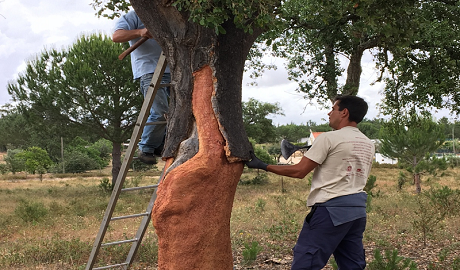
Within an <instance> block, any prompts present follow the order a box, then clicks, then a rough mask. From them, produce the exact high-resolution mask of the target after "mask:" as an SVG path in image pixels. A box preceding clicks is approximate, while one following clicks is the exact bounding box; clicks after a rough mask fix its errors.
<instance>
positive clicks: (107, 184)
mask: <svg viewBox="0 0 460 270" xmlns="http://www.w3.org/2000/svg"><path fill="white" fill-rule="evenodd" d="M98 188H99V190H100V191H102V192H103V193H111V192H112V190H113V186H112V182H111V181H110V180H109V178H107V177H104V178H103V179H102V180H101V182H100V183H99V186H98Z"/></svg>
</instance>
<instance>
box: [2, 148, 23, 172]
mask: <svg viewBox="0 0 460 270" xmlns="http://www.w3.org/2000/svg"><path fill="white" fill-rule="evenodd" d="M21 152H22V150H20V149H12V150H10V149H8V151H7V153H6V156H5V162H6V164H7V165H8V167H9V168H10V170H11V172H12V173H13V174H14V173H17V172H21V171H24V170H25V160H24V159H22V158H19V157H20V156H19V157H16V155H17V154H18V153H21Z"/></svg>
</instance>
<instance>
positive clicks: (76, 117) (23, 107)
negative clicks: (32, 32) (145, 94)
mask: <svg viewBox="0 0 460 270" xmlns="http://www.w3.org/2000/svg"><path fill="white" fill-rule="evenodd" d="M121 51H123V45H122V44H120V43H115V42H113V41H112V40H111V38H110V37H108V36H104V35H102V34H90V35H82V36H81V37H80V38H79V39H78V40H77V41H76V42H75V43H74V44H73V45H72V46H70V47H69V48H65V49H63V50H61V51H58V50H55V49H50V50H44V51H43V52H42V53H41V54H40V55H38V56H36V57H35V58H33V59H32V60H30V61H28V62H27V65H26V70H25V72H24V73H22V74H20V75H19V77H18V79H17V80H16V81H14V82H11V83H10V84H8V93H9V94H10V95H11V96H12V97H13V100H14V101H15V102H16V104H17V108H18V111H19V112H20V113H23V114H26V113H28V114H29V115H30V119H29V120H28V123H30V124H31V125H38V124H45V123H46V124H49V125H50V126H52V127H55V128H56V130H58V131H59V129H58V127H59V128H60V129H62V130H68V126H72V127H78V128H79V132H78V133H77V134H82V133H85V134H92V135H97V136H99V138H104V139H106V140H108V141H110V142H113V143H120V144H121V143H123V142H124V141H126V140H127V139H128V138H129V137H130V135H131V132H132V130H133V128H134V125H135V123H136V120H137V116H138V112H139V110H140V107H141V105H142V95H140V94H139V91H138V88H139V86H138V84H137V83H136V82H134V81H133V80H132V72H131V65H130V62H129V61H119V60H118V55H119V54H120V52H121ZM40 119H45V120H46V121H44V120H40ZM59 132H62V131H59ZM50 134H54V133H51V132H50ZM56 139H58V140H59V139H60V138H56ZM58 140H56V141H58ZM59 142H60V140H59Z"/></svg>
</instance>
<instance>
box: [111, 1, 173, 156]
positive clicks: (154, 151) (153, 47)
mask: <svg viewBox="0 0 460 270" xmlns="http://www.w3.org/2000/svg"><path fill="white" fill-rule="evenodd" d="M141 38H144V39H146V41H145V42H144V43H142V45H140V46H139V47H138V48H137V49H136V50H134V51H132V53H131V66H132V70H133V76H134V79H135V80H139V81H140V90H141V92H142V94H143V95H144V97H145V96H146V94H147V90H148V88H149V85H150V82H151V80H152V76H153V72H154V71H155V68H156V66H157V64H158V59H159V58H160V55H161V53H162V49H161V47H160V45H159V44H158V43H157V42H156V41H155V40H154V39H153V38H152V34H150V32H149V31H148V30H147V29H146V28H145V26H144V24H143V23H142V22H141V20H140V19H139V17H138V16H137V14H136V12H135V11H133V10H132V11H129V12H128V13H127V14H125V15H123V16H122V17H121V18H120V19H119V20H118V21H117V23H116V25H115V32H114V33H113V36H112V40H113V41H114V42H127V41H129V44H130V46H132V45H133V44H134V43H136V42H137V41H138V40H139V39H141ZM170 82H171V74H170V71H169V67H166V70H165V72H164V74H163V77H162V80H161V84H169V83H170ZM169 91H170V90H169V87H161V88H159V89H158V92H157V94H156V96H155V99H154V100H153V104H152V107H151V108H150V115H149V117H148V119H147V124H146V125H145V127H144V130H143V132H142V136H141V140H140V142H139V152H138V158H139V160H140V161H142V162H144V163H146V164H156V162H157V161H156V157H155V156H161V152H162V151H163V146H164V140H165V133H166V122H165V121H166V119H165V114H166V113H167V111H168V106H169V104H168V99H169ZM155 122H164V124H163V123H161V124H159V123H155ZM148 123H155V124H148Z"/></svg>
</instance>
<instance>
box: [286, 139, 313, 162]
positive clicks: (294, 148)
mask: <svg viewBox="0 0 460 270" xmlns="http://www.w3.org/2000/svg"><path fill="white" fill-rule="evenodd" d="M303 148H307V149H308V148H310V145H305V146H297V145H293V144H292V143H290V142H288V141H287V140H286V139H283V140H282V141H281V155H282V156H283V158H284V159H288V158H289V157H290V156H291V155H292V154H294V153H295V152H296V151H298V150H300V149H303Z"/></svg>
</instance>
